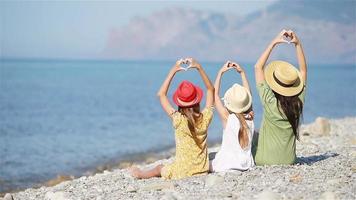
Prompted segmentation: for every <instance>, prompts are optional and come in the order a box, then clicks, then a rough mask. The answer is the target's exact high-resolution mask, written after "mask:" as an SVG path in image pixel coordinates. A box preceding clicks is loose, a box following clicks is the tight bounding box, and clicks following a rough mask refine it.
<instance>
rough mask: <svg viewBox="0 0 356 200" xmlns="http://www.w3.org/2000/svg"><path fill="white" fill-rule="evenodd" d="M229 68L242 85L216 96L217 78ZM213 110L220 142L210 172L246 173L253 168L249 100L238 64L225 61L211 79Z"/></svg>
mask: <svg viewBox="0 0 356 200" xmlns="http://www.w3.org/2000/svg"><path fill="white" fill-rule="evenodd" d="M229 69H236V71H237V72H238V73H240V74H241V78H242V85H243V86H241V85H239V84H234V85H233V86H232V87H231V88H229V89H228V90H227V91H226V93H225V95H224V98H223V101H224V104H223V103H222V101H221V99H220V97H219V89H220V82H221V76H222V75H223V73H224V72H226V71H227V70H229ZM214 87H215V95H214V96H215V107H216V110H217V111H218V113H219V116H220V118H221V121H222V124H223V129H224V131H223V140H222V144H221V148H220V150H219V152H218V153H217V154H216V155H215V158H214V160H213V161H212V162H211V165H210V171H212V172H221V171H228V170H242V171H244V170H247V169H249V168H251V167H253V166H254V165H255V163H254V160H253V157H252V153H251V143H252V138H253V132H254V123H253V111H252V97H251V92H250V88H249V84H248V81H247V78H246V74H245V72H244V70H243V69H242V68H241V66H240V65H238V64H237V63H234V62H230V61H228V62H226V63H225V64H224V66H223V67H222V68H221V69H220V71H219V73H218V75H217V77H216V80H215V86H214Z"/></svg>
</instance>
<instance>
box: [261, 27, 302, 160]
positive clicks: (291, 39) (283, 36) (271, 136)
mask: <svg viewBox="0 0 356 200" xmlns="http://www.w3.org/2000/svg"><path fill="white" fill-rule="evenodd" d="M281 43H288V44H290V43H291V44H294V45H295V47H296V52H297V58H298V64H299V70H300V71H298V69H296V68H295V67H294V66H293V65H291V64H289V63H287V62H284V61H273V62H271V63H270V64H269V65H267V66H266V67H265V64H266V61H267V59H268V57H269V55H270V53H271V51H272V49H273V48H274V47H275V46H276V45H277V44H281ZM255 76H256V85H257V90H258V94H259V96H260V99H261V102H262V106H263V118H262V123H261V128H260V133H259V138H258V144H257V152H256V156H255V162H256V164H257V165H275V164H293V163H294V162H295V160H296V154H295V150H296V139H299V131H298V127H299V123H300V119H301V116H302V111H303V105H304V96H305V84H306V80H307V66H306V61H305V57H304V53H303V48H302V45H301V43H300V41H299V39H298V37H297V35H296V34H295V33H294V32H293V31H291V30H289V31H286V30H283V31H282V32H280V33H279V34H278V36H277V37H276V38H275V39H274V40H272V42H271V43H270V45H269V46H268V47H267V49H266V50H265V51H264V52H263V54H262V55H261V57H260V58H259V60H258V61H257V63H256V65H255Z"/></svg>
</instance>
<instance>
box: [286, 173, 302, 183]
mask: <svg viewBox="0 0 356 200" xmlns="http://www.w3.org/2000/svg"><path fill="white" fill-rule="evenodd" d="M302 180H303V177H302V176H301V175H300V174H299V173H297V174H294V175H293V176H291V177H290V178H289V182H292V183H299V182H301V181H302Z"/></svg>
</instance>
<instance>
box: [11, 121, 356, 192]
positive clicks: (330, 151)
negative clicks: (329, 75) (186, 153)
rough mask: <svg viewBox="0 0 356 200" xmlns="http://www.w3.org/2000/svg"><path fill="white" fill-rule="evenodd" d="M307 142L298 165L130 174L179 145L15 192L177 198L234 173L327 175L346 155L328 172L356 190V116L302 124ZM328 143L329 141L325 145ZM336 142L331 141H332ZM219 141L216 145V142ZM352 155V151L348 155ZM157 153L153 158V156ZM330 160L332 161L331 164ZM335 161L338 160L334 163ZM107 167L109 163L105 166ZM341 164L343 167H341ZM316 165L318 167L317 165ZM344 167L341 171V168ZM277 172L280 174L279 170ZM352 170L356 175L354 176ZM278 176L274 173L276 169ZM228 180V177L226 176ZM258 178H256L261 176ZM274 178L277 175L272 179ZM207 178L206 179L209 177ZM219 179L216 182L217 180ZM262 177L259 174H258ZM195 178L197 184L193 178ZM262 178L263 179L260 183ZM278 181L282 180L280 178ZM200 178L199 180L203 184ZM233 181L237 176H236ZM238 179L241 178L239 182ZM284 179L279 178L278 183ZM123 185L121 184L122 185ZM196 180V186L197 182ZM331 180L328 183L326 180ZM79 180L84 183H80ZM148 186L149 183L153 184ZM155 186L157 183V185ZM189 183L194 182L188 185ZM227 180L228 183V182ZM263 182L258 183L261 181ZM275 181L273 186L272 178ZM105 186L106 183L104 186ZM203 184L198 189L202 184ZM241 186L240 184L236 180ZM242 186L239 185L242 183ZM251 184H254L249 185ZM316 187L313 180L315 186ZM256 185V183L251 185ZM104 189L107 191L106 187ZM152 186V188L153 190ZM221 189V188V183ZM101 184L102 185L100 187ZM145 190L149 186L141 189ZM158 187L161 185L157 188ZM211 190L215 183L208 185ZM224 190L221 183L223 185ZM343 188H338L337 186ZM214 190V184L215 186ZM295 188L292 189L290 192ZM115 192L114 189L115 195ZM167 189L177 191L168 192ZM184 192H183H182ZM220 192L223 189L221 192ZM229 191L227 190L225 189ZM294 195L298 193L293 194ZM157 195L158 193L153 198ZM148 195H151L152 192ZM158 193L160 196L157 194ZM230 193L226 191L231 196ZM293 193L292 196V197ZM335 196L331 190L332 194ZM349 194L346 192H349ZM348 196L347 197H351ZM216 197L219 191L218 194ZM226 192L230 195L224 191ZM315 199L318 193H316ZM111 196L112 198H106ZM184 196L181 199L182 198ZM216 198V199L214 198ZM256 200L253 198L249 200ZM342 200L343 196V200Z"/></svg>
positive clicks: (294, 179)
mask: <svg viewBox="0 0 356 200" xmlns="http://www.w3.org/2000/svg"><path fill="white" fill-rule="evenodd" d="M300 133H301V141H300V142H297V157H298V160H297V164H295V165H292V166H258V167H255V168H254V169H251V170H249V171H247V172H239V171H234V172H231V173H230V172H228V173H223V176H221V173H212V174H209V175H200V176H194V177H191V178H187V179H182V180H177V181H164V180H162V179H160V178H152V179H149V180H136V179H133V178H132V177H130V176H129V175H128V173H127V169H125V168H126V167H128V166H130V165H131V163H134V164H135V165H138V166H139V167H144V168H147V167H151V166H153V165H156V164H158V163H165V162H169V161H171V160H172V156H173V155H174V147H173V148H168V150H165V151H163V152H162V151H161V152H158V153H152V152H148V153H146V154H145V156H139V157H141V158H143V159H136V161H135V162H133V161H132V160H131V161H128V162H127V161H122V162H120V164H118V165H117V168H115V167H114V168H106V167H104V168H102V169H101V170H99V171H98V172H97V173H94V174H91V175H89V176H82V177H79V178H75V179H69V180H63V181H61V182H56V183H55V184H53V185H52V186H49V187H47V186H41V187H39V188H28V189H25V190H22V191H15V192H14V193H13V194H12V195H13V197H14V199H25V198H24V197H25V196H26V197H27V196H30V197H31V196H36V197H38V198H36V199H51V198H48V197H49V196H51V195H52V193H53V195H55V194H56V193H58V192H59V193H58V194H61V195H64V196H66V197H68V198H64V199H77V198H75V197H79V196H80V197H84V199H87V198H89V196H88V194H87V192H88V189H89V188H96V191H97V193H95V194H94V195H92V197H96V196H104V197H106V196H107V197H108V199H117V197H116V198H113V197H114V196H112V195H110V194H111V192H109V193H110V194H109V193H108V192H105V191H106V189H107V190H110V189H114V190H115V191H116V192H117V193H118V194H120V197H123V198H148V199H155V198H161V197H164V196H167V195H168V196H169V195H170V196H172V195H173V196H175V195H178V196H179V194H180V193H182V194H185V193H186V192H187V191H188V193H189V189H188V188H187V187H189V184H188V183H190V184H193V185H192V187H193V188H195V189H198V191H195V192H197V193H200V192H199V188H203V189H202V191H205V189H206V186H207V185H209V184H213V185H214V186H216V185H215V184H214V182H215V181H218V182H219V184H222V185H225V186H228V185H229V184H228V183H229V181H228V182H226V181H227V180H226V179H229V177H230V178H231V177H234V176H236V175H237V176H243V177H244V178H247V179H250V178H251V177H250V178H249V173H252V174H254V175H256V174H255V173H257V174H258V175H259V176H262V177H264V176H266V175H268V173H265V172H263V171H264V170H267V171H268V170H272V171H275V170H277V171H280V170H282V171H283V170H287V171H288V170H289V171H290V170H291V171H292V172H293V173H292V174H290V175H292V176H289V178H287V179H288V183H301V182H303V180H304V179H308V178H307V177H304V173H308V170H307V169H303V170H301V169H298V168H308V167H309V166H311V167H312V169H313V170H319V171H318V173H320V174H323V173H329V172H328V171H325V170H320V169H318V167H319V168H323V167H324V166H323V164H324V165H330V163H327V162H328V160H331V161H333V160H335V159H336V160H337V159H341V158H342V159H345V161H346V162H344V163H343V164H346V165H347V166H346V167H345V166H342V167H343V168H344V169H343V168H341V169H338V171H336V172H335V169H332V168H328V170H331V171H333V173H334V174H333V175H334V176H336V178H338V179H340V178H341V179H342V178H343V177H342V176H338V175H337V173H338V172H339V173H343V172H345V173H346V174H347V175H346V182H344V186H345V184H346V187H347V188H348V187H349V188H350V190H354V189H356V185H355V183H354V182H355V179H356V176H355V172H356V163H355V156H356V152H355V148H356V117H345V118H341V119H331V120H326V119H319V118H318V119H316V121H315V122H314V123H311V124H307V125H302V127H301V131H300ZM324 143H325V144H324ZM329 143H330V144H329ZM344 143H348V144H349V145H344V146H342V144H344ZM215 145H216V143H215ZM211 146H212V145H210V148H209V152H214V151H217V150H218V147H211ZM345 154H347V155H345ZM151 156H152V157H151ZM325 161H326V164H325ZM334 164H335V163H333V165H332V166H333V167H335V166H334ZM336 164H338V165H341V164H342V163H340V162H336ZM104 166H105V165H104ZM336 167H337V165H336ZM315 168H316V169H315ZM340 170H341V171H340ZM274 173H275V172H274ZM350 173H351V175H350ZM272 174H273V173H272ZM209 178H210V179H213V180H210V181H212V183H210V182H209V180H208V179H209ZM221 178H222V179H223V180H222V179H221ZM255 178H256V177H255ZM269 178H271V177H269ZM272 178H273V177H272ZM106 179H109V181H111V182H112V183H113V184H116V185H122V186H123V187H120V186H110V185H108V186H103V183H102V182H103V181H105V180H106ZM205 179H206V180H205ZM215 179H216V180H215ZM233 179H234V180H236V181H237V182H239V178H236V177H235V178H233ZM257 179H258V178H257ZM192 181H193V182H192ZM260 181H261V180H259V181H258V183H260ZM275 181H276V180H275ZM330 181H331V182H330V183H332V184H331V185H335V184H336V183H340V184H341V182H342V181H338V180H336V179H335V180H334V179H332V180H330ZM198 182H199V184H198ZM230 182H231V180H230ZM233 182H235V181H233ZM277 182H278V181H277ZM279 182H283V180H282V181H281V180H279ZM120 183H121V184H120ZM194 183H196V184H194ZM326 183H328V181H327V182H326ZM78 184H79V185H78ZM147 184H148V186H147ZM152 184H153V185H152ZM187 184H188V186H187ZM226 184H227V185H226ZM260 184H261V183H260ZM260 184H258V185H260ZM270 184H273V182H271V183H270ZM318 184H324V182H318ZM80 185H87V188H81V187H80ZM104 185H105V184H104ZM195 185H197V188H196V186H195ZM235 185H236V183H235ZM237 185H239V184H237ZM246 185H247V186H248V185H250V184H248V182H247V183H246ZM312 185H313V184H312ZM250 186H251V185H250ZM102 187H104V189H103V188H102ZM147 187H151V188H147ZM217 187H218V186H217ZM100 188H101V189H100ZM140 188H144V189H140ZM157 188H158V189H157ZM208 188H209V187H208ZM219 188H220V187H219ZM234 188H235V187H232V188H229V187H225V189H223V190H229V189H230V190H231V189H234ZM336 188H338V187H336ZM210 189H211V188H210ZM275 189H276V188H273V187H272V188H268V191H267V193H268V194H269V195H271V194H273V195H279V196H281V197H282V198H284V197H288V195H287V194H279V193H278V191H277V192H276V191H275ZM288 189H290V188H289V187H288V188H287V190H288ZM171 190H173V191H174V192H172V191H171ZM73 191H76V192H75V193H76V195H78V192H79V193H80V195H79V196H76V195H74V196H73ZM115 191H114V193H115ZM167 191H171V192H168V193H169V194H168V193H167ZM339 191H340V190H338V191H331V192H332V193H333V195H336V196H337V197H343V198H355V193H354V192H351V193H350V192H348V193H341V194H340V192H339ZM257 192H258V193H261V194H262V193H263V192H265V193H266V191H265V190H263V191H260V190H258V189H257ZM177 193H178V194H177ZM218 193H219V194H220V193H221V192H218ZM223 193H224V192H223ZM292 193H293V192H292ZM319 193H325V191H318V195H319V196H320V195H321V194H319ZM152 194H154V196H152ZM147 195H148V196H147ZM157 195H158V196H157ZM202 195H203V194H200V195H198V197H199V196H200V197H203V196H204V195H203V196H202ZM226 195H227V193H226V192H225V196H226ZM234 195H235V193H233V192H232V193H231V191H229V194H228V195H227V196H226V197H228V198H231V197H233V196H234ZM286 195H287V196H286ZM328 195H329V193H328ZM343 195H344V196H343ZM345 195H346V196H345ZM213 196H214V195H213ZM223 196H224V195H223ZM314 197H317V196H315V195H314ZM209 198H211V195H210V196H208V199H209ZM104 199H107V198H104ZM176 199H180V198H176ZM213 199H214V198H213ZM247 199H251V198H247ZM341 199H342V198H341Z"/></svg>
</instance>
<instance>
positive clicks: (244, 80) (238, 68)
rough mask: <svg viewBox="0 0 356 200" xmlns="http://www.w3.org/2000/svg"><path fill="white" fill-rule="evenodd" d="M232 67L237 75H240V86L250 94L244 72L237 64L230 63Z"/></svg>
mask: <svg viewBox="0 0 356 200" xmlns="http://www.w3.org/2000/svg"><path fill="white" fill-rule="evenodd" d="M232 67H233V68H235V69H236V71H237V72H238V73H239V74H241V80H242V86H243V87H245V88H246V89H247V90H248V91H249V92H250V93H251V89H250V84H249V83H248V80H247V77H246V73H245V70H244V69H243V68H242V67H241V66H240V65H239V64H237V63H232Z"/></svg>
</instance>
